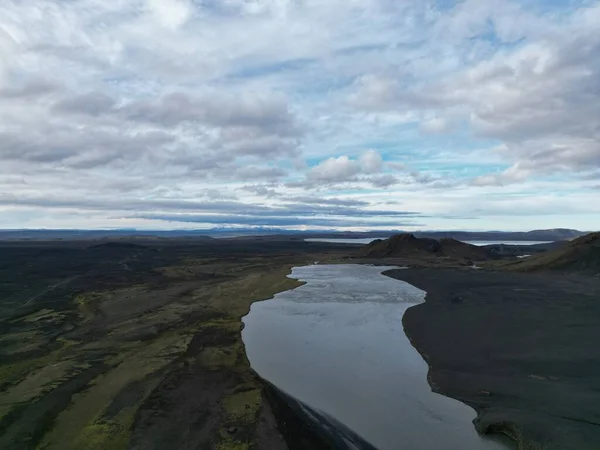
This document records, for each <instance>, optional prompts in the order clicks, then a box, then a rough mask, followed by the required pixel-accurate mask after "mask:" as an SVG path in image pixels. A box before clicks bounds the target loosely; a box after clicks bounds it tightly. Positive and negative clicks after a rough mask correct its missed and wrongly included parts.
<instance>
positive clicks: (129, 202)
mask: <svg viewBox="0 0 600 450" xmlns="http://www.w3.org/2000/svg"><path fill="white" fill-rule="evenodd" d="M0 205H11V206H16V205H19V206H38V207H47V208H77V209H83V210H105V211H173V212H176V211H193V212H196V213H203V214H211V213H218V214H230V215H247V216H269V217H286V216H317V215H328V216H351V217H370V216H385V217H418V216H420V214H419V213H417V212H412V211H385V210H375V209H371V210H367V209H362V208H355V207H349V206H335V205H318V204H302V203H286V204H283V205H281V206H277V207H275V206H265V205H260V204H254V203H253V204H249V203H242V202H236V201H203V202H200V201H192V200H179V199H153V200H137V199H125V198H119V199H115V198H111V199H101V198H81V199H77V198H67V197H65V196H61V197H60V198H57V197H54V196H48V197H35V196H18V197H17V196H14V195H9V194H4V195H0Z"/></svg>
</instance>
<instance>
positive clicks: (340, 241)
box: [304, 237, 552, 246]
mask: <svg viewBox="0 0 600 450" xmlns="http://www.w3.org/2000/svg"><path fill="white" fill-rule="evenodd" d="M377 239H387V237H374V238H360V239H352V238H347V239H337V238H329V239H328V238H323V239H319V238H310V239H304V240H305V241H306V242H332V243H337V244H356V245H365V244H370V243H371V242H373V241H376V240H377ZM463 242H466V243H467V244H471V245H477V246H482V245H499V244H504V245H536V244H548V243H550V242H552V241H463Z"/></svg>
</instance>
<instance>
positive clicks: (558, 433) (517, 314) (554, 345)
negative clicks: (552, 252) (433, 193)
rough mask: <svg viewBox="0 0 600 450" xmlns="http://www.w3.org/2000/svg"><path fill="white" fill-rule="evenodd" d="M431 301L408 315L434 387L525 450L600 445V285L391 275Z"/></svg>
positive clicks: (579, 279) (499, 275) (497, 275)
mask: <svg viewBox="0 0 600 450" xmlns="http://www.w3.org/2000/svg"><path fill="white" fill-rule="evenodd" d="M385 274H386V275H388V276H391V277H393V278H396V279H399V280H403V281H406V282H408V283H410V284H412V285H414V286H416V287H418V288H420V289H423V290H424V291H426V292H427V298H426V302H425V303H423V304H421V305H418V306H415V307H412V308H410V309H408V310H407V312H406V314H405V315H404V319H403V324H404V328H405V331H406V333H407V335H408V337H409V339H411V342H412V343H413V345H414V346H415V347H416V348H417V350H419V352H420V353H421V355H422V356H423V357H424V358H425V360H426V361H427V363H428V364H429V367H430V371H429V383H430V385H431V386H432V388H433V389H434V390H435V391H436V392H439V393H441V394H444V395H447V396H449V397H452V398H455V399H458V400H461V401H463V402H464V403H467V404H469V405H471V406H473V407H474V408H475V409H476V410H477V411H478V418H477V419H476V426H477V428H478V429H479V430H480V431H482V432H502V433H506V434H507V435H509V436H510V437H511V438H512V439H514V440H516V441H518V443H519V447H518V448H519V449H536V450H541V449H543V450H559V449H560V450H564V449H577V450H596V449H598V448H599V445H600V407H599V405H600V351H599V350H598V342H600V325H599V324H598V318H599V317H600V277H597V276H584V275H574V274H564V273H560V272H549V273H542V274H521V273H507V272H497V271H494V272H493V271H483V270H478V271H474V270H468V269H408V270H393V271H389V272H386V273H385Z"/></svg>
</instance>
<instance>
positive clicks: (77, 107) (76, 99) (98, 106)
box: [52, 92, 117, 116]
mask: <svg viewBox="0 0 600 450" xmlns="http://www.w3.org/2000/svg"><path fill="white" fill-rule="evenodd" d="M116 103H117V102H116V100H115V99H113V98H112V97H109V96H108V95H106V94H104V93H103V92H90V93H87V94H84V95H76V96H71V97H67V98H64V99H62V100H60V101H58V102H57V103H55V104H54V106H53V108H52V109H53V111H54V112H55V113H66V114H87V115H90V116H99V115H100V114H105V113H108V112H111V111H113V110H114V107H115V105H116Z"/></svg>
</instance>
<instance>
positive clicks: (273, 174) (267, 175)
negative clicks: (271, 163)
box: [233, 166, 287, 181]
mask: <svg viewBox="0 0 600 450" xmlns="http://www.w3.org/2000/svg"><path fill="white" fill-rule="evenodd" d="M286 175H287V172H286V171H285V170H283V169H281V168H279V167H256V166H246V167H241V168H239V169H237V170H236V171H235V174H234V175H233V178H234V179H236V180H265V181H266V180H276V179H278V178H281V177H284V176H286Z"/></svg>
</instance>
